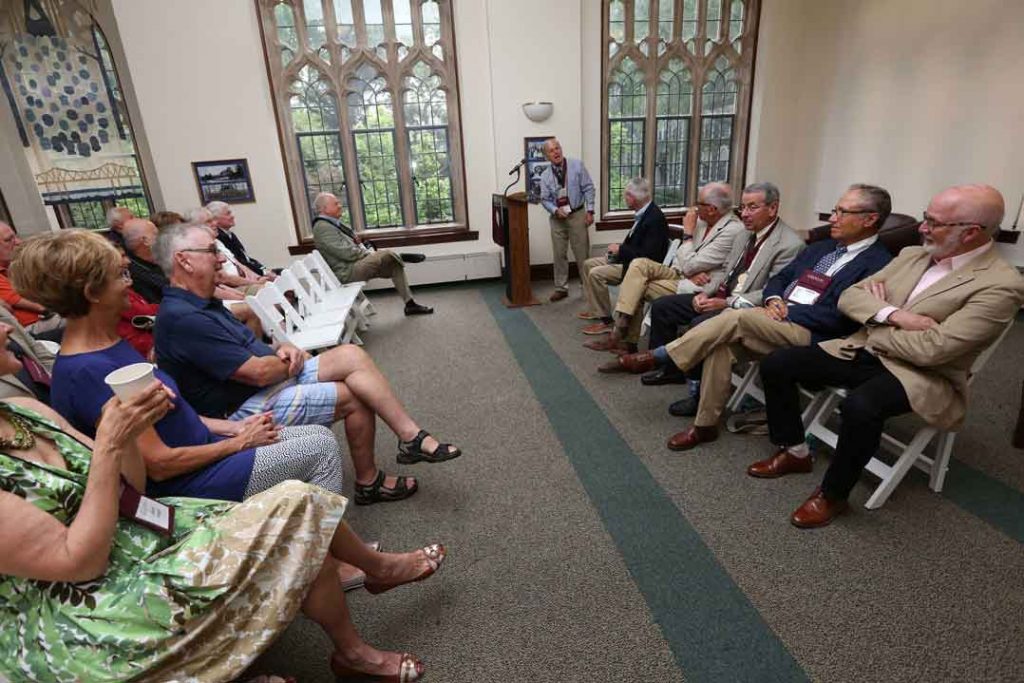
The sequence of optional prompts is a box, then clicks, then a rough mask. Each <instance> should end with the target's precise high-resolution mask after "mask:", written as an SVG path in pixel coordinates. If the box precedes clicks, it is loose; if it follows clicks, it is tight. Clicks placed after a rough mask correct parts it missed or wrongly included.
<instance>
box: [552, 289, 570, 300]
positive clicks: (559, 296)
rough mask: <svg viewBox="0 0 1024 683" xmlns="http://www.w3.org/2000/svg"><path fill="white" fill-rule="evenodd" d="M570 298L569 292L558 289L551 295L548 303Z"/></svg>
mask: <svg viewBox="0 0 1024 683" xmlns="http://www.w3.org/2000/svg"><path fill="white" fill-rule="evenodd" d="M568 297H569V292H563V291H562V290H560V289H556V290H555V291H553V292H552V293H551V296H549V297H548V301H550V302H551V303H555V302H556V301H561V300H562V299H566V298H568Z"/></svg>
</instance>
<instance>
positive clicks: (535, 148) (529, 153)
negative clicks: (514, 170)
mask: <svg viewBox="0 0 1024 683" xmlns="http://www.w3.org/2000/svg"><path fill="white" fill-rule="evenodd" d="M552 137H554V136H553V135H543V136H541V137H536V138H524V145H525V151H524V153H523V157H524V158H525V159H526V199H527V200H528V201H529V202H530V203H531V204H539V203H540V177H541V175H543V174H544V171H546V170H547V168H548V166H550V165H551V162H550V161H548V158H547V157H546V156H545V155H544V142H545V141H546V140H550V139H551V138H552Z"/></svg>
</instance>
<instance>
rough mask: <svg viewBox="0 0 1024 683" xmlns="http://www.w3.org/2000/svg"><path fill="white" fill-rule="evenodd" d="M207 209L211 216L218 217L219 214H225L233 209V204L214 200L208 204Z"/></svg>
mask: <svg viewBox="0 0 1024 683" xmlns="http://www.w3.org/2000/svg"><path fill="white" fill-rule="evenodd" d="M205 208H206V210H207V211H209V212H210V216H212V217H213V218H216V217H217V216H223V215H224V214H226V213H227V212H228V211H230V210H231V205H230V204H228V203H227V202H221V201H217V200H214V201H212V202H210V203H209V204H207V205H206V207H205Z"/></svg>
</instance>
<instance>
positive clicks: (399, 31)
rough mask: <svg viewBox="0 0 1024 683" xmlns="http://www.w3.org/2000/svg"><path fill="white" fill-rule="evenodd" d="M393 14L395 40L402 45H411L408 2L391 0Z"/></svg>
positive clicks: (410, 16)
mask: <svg viewBox="0 0 1024 683" xmlns="http://www.w3.org/2000/svg"><path fill="white" fill-rule="evenodd" d="M392 7H393V8H394V12H395V39H396V40H397V41H398V42H400V43H402V44H403V45H412V44H413V42H414V40H413V33H412V10H411V9H410V8H409V0H392Z"/></svg>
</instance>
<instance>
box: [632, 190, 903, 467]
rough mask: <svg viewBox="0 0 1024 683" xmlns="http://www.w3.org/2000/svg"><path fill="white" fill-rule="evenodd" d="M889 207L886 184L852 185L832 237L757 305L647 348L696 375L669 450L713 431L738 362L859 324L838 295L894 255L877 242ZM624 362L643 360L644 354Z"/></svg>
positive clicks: (789, 269)
mask: <svg viewBox="0 0 1024 683" xmlns="http://www.w3.org/2000/svg"><path fill="white" fill-rule="evenodd" d="M891 210H892V200H891V199H890V197H889V193H888V192H886V191H885V190H884V189H882V188H880V187H875V186H873V185H853V186H851V187H850V189H849V190H847V191H846V192H845V193H844V194H843V196H842V197H840V199H839V202H838V204H836V207H835V209H833V211H832V216H831V218H830V219H829V223H830V225H831V236H830V238H829V239H826V240H821V241H819V242H815V243H814V244H813V245H811V246H810V247H809V248H807V249H806V250H804V251H803V252H801V254H800V255H799V256H797V258H796V259H795V260H794V261H793V262H792V263H790V264H789V265H787V266H786V267H785V268H783V269H782V271H781V272H779V274H778V275H776V276H775V277H773V278H772V279H771V280H769V281H768V284H767V285H766V286H765V287H764V290H763V293H762V298H763V304H762V305H760V306H753V307H749V308H740V309H731V310H725V311H723V312H722V313H721V314H719V315H717V316H715V317H714V318H711V319H710V320H707V321H706V322H702V323H700V324H698V325H695V326H693V327H691V328H690V330H689V331H688V332H687V333H686V334H684V335H683V336H682V337H680V338H679V339H676V340H675V341H672V342H670V343H669V344H667V345H666V346H663V347H657V348H655V349H654V350H653V351H652V353H651V354H650V360H649V361H648V365H651V366H653V365H654V364H655V362H656V359H661V360H662V361H663V362H662V363H661V364H662V365H666V366H667V365H671V366H672V367H674V368H675V369H676V372H679V373H684V374H685V375H686V376H688V377H692V378H694V379H696V378H698V377H699V378H700V382H699V388H698V391H697V395H698V396H699V398H693V399H691V401H692V405H691V406H690V407H689V409H688V411H683V410H681V409H680V403H682V402H679V403H676V404H673V408H675V410H674V411H673V413H674V414H685V413H686V412H689V414H691V415H696V417H695V419H694V421H693V424H692V425H691V426H690V427H689V428H688V429H686V430H684V431H682V432H680V433H678V434H676V435H674V436H673V437H672V438H671V439H669V442H668V447H669V448H670V449H672V450H675V451H684V450H689V449H691V448H693V447H695V446H697V445H698V444H701V443H705V442H707V441H714V440H715V439H716V438H717V437H718V421H719V419H720V418H721V415H722V412H723V411H724V410H725V404H726V402H727V401H728V400H729V395H730V394H731V393H732V366H733V363H734V362H736V361H737V360H757V359H760V358H763V357H764V356H765V355H767V354H769V353H771V352H772V351H774V350H776V349H779V348H787V347H794V346H795V347H800V346H808V345H809V344H812V343H814V342H820V341H824V340H826V339H834V338H836V337H842V336H845V335H847V334H850V333H851V332H853V331H854V330H856V329H857V324H856V323H855V322H854V321H852V320H850V319H849V318H847V317H846V316H844V315H843V314H842V313H841V312H840V311H839V310H838V302H839V297H840V295H842V293H843V292H844V291H845V290H846V288H847V287H850V286H851V285H853V284H854V283H856V282H860V281H861V280H863V279H864V278H866V277H868V276H869V275H872V274H874V273H876V272H878V271H879V270H880V269H881V268H882V267H884V266H885V265H886V264H887V263H889V261H890V259H891V258H892V257H891V256H890V254H889V250H888V249H886V248H885V247H884V246H883V245H882V244H881V243H879V242H878V230H879V228H880V227H881V225H882V224H883V223H884V222H885V219H886V218H887V217H888V216H889V213H890V212H891ZM639 356H646V354H639ZM623 361H624V364H625V365H628V364H629V363H630V362H638V363H641V364H642V363H643V359H642V358H639V359H637V358H624V359H623ZM686 400H687V399H684V401H686Z"/></svg>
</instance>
